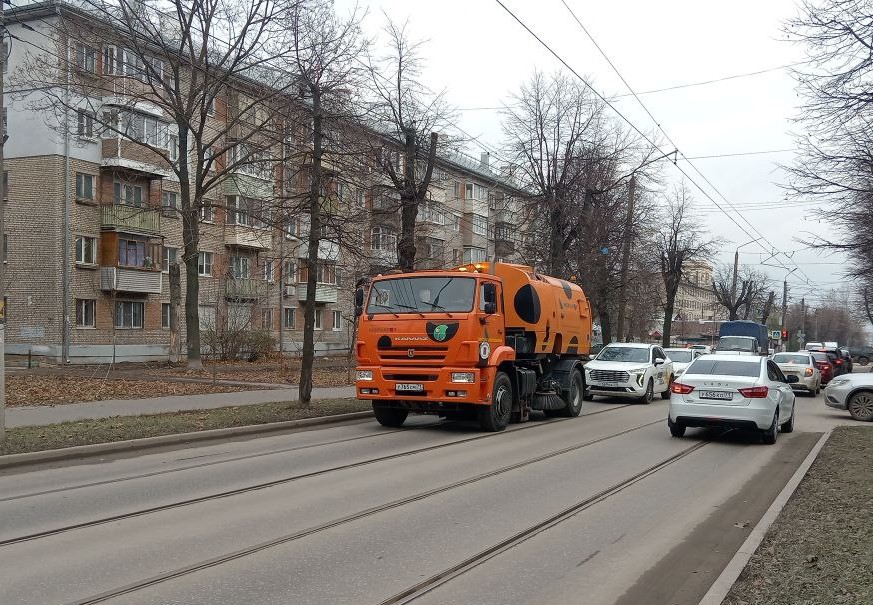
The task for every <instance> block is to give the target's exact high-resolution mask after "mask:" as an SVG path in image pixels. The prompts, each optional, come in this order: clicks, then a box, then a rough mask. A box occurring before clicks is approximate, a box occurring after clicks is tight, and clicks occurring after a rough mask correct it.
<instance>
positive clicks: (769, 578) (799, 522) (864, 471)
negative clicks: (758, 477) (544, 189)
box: [724, 427, 873, 605]
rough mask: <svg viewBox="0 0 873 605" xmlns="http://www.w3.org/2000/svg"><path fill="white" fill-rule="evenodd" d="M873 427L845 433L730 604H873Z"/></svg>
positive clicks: (813, 470)
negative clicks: (872, 518) (872, 521)
mask: <svg viewBox="0 0 873 605" xmlns="http://www.w3.org/2000/svg"><path fill="white" fill-rule="evenodd" d="M871 469H873V428H868V427H838V428H836V429H834V432H833V434H832V435H831V437H830V439H828V441H827V443H826V444H825V446H824V447H823V448H822V450H821V452H820V453H819V456H818V458H817V459H816V460H815V462H814V463H813V465H812V466H811V467H810V469H809V472H808V473H807V475H806V477H805V478H804V479H803V481H802V482H801V483H800V485H799V486H798V488H797V491H796V492H795V493H794V495H793V496H792V497H791V499H790V500H789V501H788V504H786V506H785V508H784V509H783V510H782V512H781V514H780V515H779V518H778V519H777V520H776V522H775V523H774V524H773V526H772V527H771V528H770V530H769V531H768V533H767V536H766V537H765V538H764V541H763V542H762V543H761V546H760V547H758V550H757V551H756V552H755V554H754V555H753V556H752V558H751V559H750V560H749V563H748V564H747V565H746V568H745V569H744V570H743V572H742V573H741V574H740V577H739V578H738V579H737V582H736V583H735V584H734V586H733V588H732V589H731V591H730V593H728V596H727V597H726V598H725V600H724V605H752V604H754V605H818V604H822V605H825V604H827V605H835V604H849V603H851V604H860V603H873V523H871V522H870V519H871V517H873V478H871V477H873V474H871Z"/></svg>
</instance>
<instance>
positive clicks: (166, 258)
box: [161, 246, 199, 273]
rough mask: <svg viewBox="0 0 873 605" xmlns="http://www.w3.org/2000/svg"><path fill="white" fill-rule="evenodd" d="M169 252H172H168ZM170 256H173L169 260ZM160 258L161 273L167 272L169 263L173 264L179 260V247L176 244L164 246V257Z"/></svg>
mask: <svg viewBox="0 0 873 605" xmlns="http://www.w3.org/2000/svg"><path fill="white" fill-rule="evenodd" d="M171 252H172V253H173V254H170V253H171ZM171 256H172V257H173V258H172V260H170V257H171ZM161 260H163V264H162V265H161V273H169V272H170V265H175V264H177V263H178V262H179V248H178V247H177V246H164V258H163V259H161ZM198 260H199V259H198ZM198 268H199V267H198Z"/></svg>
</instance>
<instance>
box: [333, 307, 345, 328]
mask: <svg viewBox="0 0 873 605" xmlns="http://www.w3.org/2000/svg"><path fill="white" fill-rule="evenodd" d="M342 322H343V316H342V314H341V313H340V312H339V311H334V312H333V331H334V332H339V331H340V330H342V329H343V323H342Z"/></svg>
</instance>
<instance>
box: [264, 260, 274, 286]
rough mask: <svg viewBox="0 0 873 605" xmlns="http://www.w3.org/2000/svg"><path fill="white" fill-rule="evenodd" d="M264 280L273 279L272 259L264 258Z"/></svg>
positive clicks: (269, 280)
mask: <svg viewBox="0 0 873 605" xmlns="http://www.w3.org/2000/svg"><path fill="white" fill-rule="evenodd" d="M264 281H268V282H272V281H273V259H271V258H267V259H264Z"/></svg>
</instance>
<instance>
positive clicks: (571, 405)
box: [556, 370, 585, 418]
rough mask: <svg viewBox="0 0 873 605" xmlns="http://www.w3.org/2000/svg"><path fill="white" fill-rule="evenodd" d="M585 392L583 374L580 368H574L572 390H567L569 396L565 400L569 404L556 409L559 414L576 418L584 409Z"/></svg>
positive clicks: (571, 381)
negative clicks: (583, 397) (583, 398)
mask: <svg viewBox="0 0 873 605" xmlns="http://www.w3.org/2000/svg"><path fill="white" fill-rule="evenodd" d="M584 392H585V385H584V383H583V382H582V374H580V373H579V371H578V370H573V376H572V378H570V390H569V391H567V397H566V399H564V401H565V402H566V403H567V406H566V407H564V408H562V409H560V410H556V411H557V412H558V414H557V415H558V416H564V417H565V418H575V417H576V416H578V415H579V412H581V411H582V395H583V393H584Z"/></svg>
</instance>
